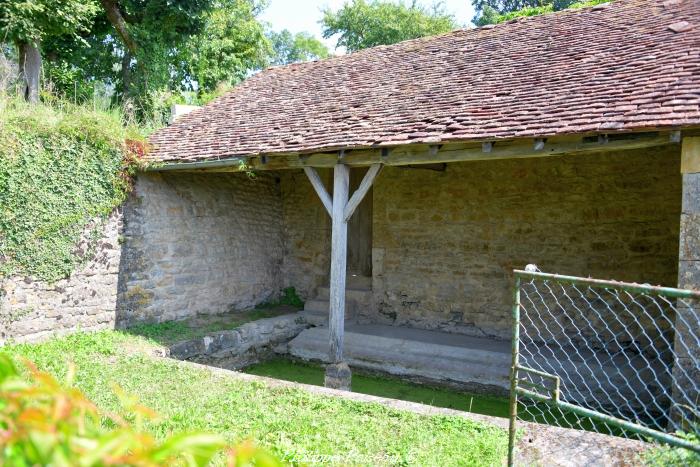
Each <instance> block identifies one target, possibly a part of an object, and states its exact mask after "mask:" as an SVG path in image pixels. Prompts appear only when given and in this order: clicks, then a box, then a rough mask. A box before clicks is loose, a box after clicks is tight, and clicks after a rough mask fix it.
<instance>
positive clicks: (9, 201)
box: [0, 99, 143, 282]
mask: <svg viewBox="0 0 700 467" xmlns="http://www.w3.org/2000/svg"><path fill="white" fill-rule="evenodd" d="M131 138H136V139H135V140H134V141H133V142H131V143H129V144H127V142H128V141H130V139H131ZM141 141H142V140H141V138H140V136H138V135H136V134H135V132H134V131H132V130H128V129H125V128H124V127H123V125H122V124H121V121H120V119H119V117H118V115H114V114H109V113H103V112H95V111H91V110H89V109H86V108H83V107H80V106H71V105H68V104H62V105H61V106H60V107H58V106H56V105H54V106H47V105H28V104H25V103H23V102H18V101H14V100H8V99H2V100H1V101H0V277H2V276H3V275H5V276H8V275H26V276H34V277H36V278H39V279H42V280H45V281H47V282H55V281H57V280H59V279H61V278H64V277H66V276H68V275H69V274H70V273H71V272H72V271H73V270H74V268H75V267H76V266H77V265H78V264H79V263H80V262H81V260H84V259H87V256H88V253H89V250H88V249H85V248H82V249H78V243H79V241H80V240H81V236H82V235H83V234H84V232H86V231H87V233H88V234H87V235H86V236H85V239H86V241H87V242H88V243H90V241H92V242H94V240H95V239H96V238H99V229H100V227H101V222H100V220H102V221H103V220H104V219H106V217H107V216H108V215H109V214H110V212H112V210H113V209H114V208H115V207H116V206H118V205H119V204H120V203H121V202H122V201H123V200H124V199H125V197H126V194H127V191H128V189H129V184H130V183H129V180H130V175H131V172H132V170H133V163H131V160H132V157H131V154H132V153H133V152H134V151H132V150H131V149H130V148H142V147H143V144H142V143H141Z"/></svg>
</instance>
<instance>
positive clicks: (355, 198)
mask: <svg viewBox="0 0 700 467" xmlns="http://www.w3.org/2000/svg"><path fill="white" fill-rule="evenodd" d="M381 168H382V165H381V164H373V165H372V166H370V168H369V170H368V171H367V173H366V174H365V176H364V178H363V179H362V182H361V183H360V186H359V187H358V188H357V190H356V191H355V193H353V195H352V197H350V198H349V200H348V196H349V191H350V186H349V185H350V168H349V167H348V166H347V165H345V164H343V163H338V164H336V165H335V166H334V168H333V197H332V198H331V196H330V195H329V194H328V192H327V191H326V188H325V187H324V186H323V182H321V178H320V177H319V176H318V173H317V172H316V170H315V169H314V168H312V167H304V172H306V176H307V177H308V178H309V181H310V182H311V185H312V186H313V187H314V190H316V193H317V194H318V196H319V198H321V202H322V203H323V205H324V206H325V207H326V211H328V214H330V216H331V220H332V234H331V277H330V315H329V317H328V329H329V338H330V355H329V357H330V361H331V363H334V364H335V363H340V362H342V361H343V334H344V332H345V329H344V328H345V281H346V262H347V247H348V220H350V218H351V217H352V214H353V213H354V212H355V210H356V209H357V206H359V204H360V203H361V202H362V199H363V198H364V197H365V195H366V194H367V192H368V191H369V189H370V187H371V186H372V184H373V183H374V180H375V179H376V177H377V175H378V174H379V171H380V170H381Z"/></svg>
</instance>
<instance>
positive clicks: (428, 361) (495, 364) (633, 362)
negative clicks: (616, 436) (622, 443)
mask: <svg viewBox="0 0 700 467" xmlns="http://www.w3.org/2000/svg"><path fill="white" fill-rule="evenodd" d="M328 348H329V336H328V328H327V327H316V328H310V329H306V330H304V331H302V332H301V333H300V334H299V335H298V336H297V337H295V338H294V339H292V340H291V341H290V342H289V344H288V350H289V353H290V354H291V355H292V356H294V357H296V358H301V359H304V360H313V361H320V362H325V363H327V362H328V360H327V359H328ZM510 352H511V348H510V342H508V341H500V340H495V339H489V338H484V337H471V336H465V335H460V334H449V333H444V332H438V331H427V330H422V329H411V328H401V327H396V326H386V325H377V324H353V323H349V324H346V325H345V335H344V352H343V353H344V358H345V360H346V361H347V363H348V364H349V365H350V366H353V367H357V368H364V369H368V370H375V371H381V372H385V373H389V374H394V375H398V376H405V377H413V378H419V379H427V380H431V381H435V382H441V383H448V384H451V385H454V384H457V385H459V386H461V387H463V388H464V389H467V390H472V391H479V392H493V393H497V394H501V395H506V394H507V392H508V387H509V370H510V364H511V354H510ZM530 352H534V355H533V354H530V353H523V354H522V355H521V363H522V364H526V366H530V367H532V368H536V369H540V370H542V371H546V372H547V373H551V374H554V375H558V376H559V378H560V384H561V391H562V397H565V400H567V401H568V402H572V403H578V404H584V405H585V404H588V403H593V402H595V403H600V402H601V401H602V403H603V404H605V405H608V406H610V407H632V406H635V407H648V406H649V405H651V404H653V402H654V401H653V400H651V399H649V397H648V396H649V395H650V394H651V392H650V389H649V386H648V385H647V382H648V381H650V380H652V379H653V375H659V374H662V371H661V370H662V369H663V368H662V364H655V363H651V364H650V363H649V362H647V361H646V360H645V359H644V357H641V356H630V355H620V356H618V357H615V358H612V359H611V358H610V356H609V355H607V354H601V355H597V354H596V353H594V352H592V351H591V352H584V351H581V350H580V349H571V350H570V351H567V352H566V353H563V354H561V355H560V356H558V357H559V359H557V357H554V358H552V357H550V356H548V355H547V354H546V353H545V352H543V351H541V350H539V351H538V350H535V349H534V348H531V349H530ZM550 354H551V351H550ZM646 366H649V368H648V369H647V370H645V372H644V373H648V377H643V378H641V379H640V377H639V371H640V370H639V369H640V368H643V367H646ZM635 375H636V376H635ZM667 379H668V378H662V379H660V380H659V385H660V386H659V388H658V389H653V388H652V389H653V390H654V391H658V393H659V394H662V391H663V388H664V387H668V385H670V384H671V382H670V381H667ZM590 381H596V383H595V384H591V385H589V382H590Z"/></svg>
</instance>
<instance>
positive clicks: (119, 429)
mask: <svg viewBox="0 0 700 467" xmlns="http://www.w3.org/2000/svg"><path fill="white" fill-rule="evenodd" d="M25 365H26V367H27V370H28V371H27V373H28V378H25V377H23V376H22V374H21V373H20V371H18V369H17V367H16V366H15V364H14V362H13V361H12V360H11V359H10V357H9V356H7V355H5V354H0V460H2V461H3V464H5V463H6V464H7V465H13V466H17V467H20V466H33V465H54V466H70V465H80V466H82V467H91V466H101V465H134V466H136V465H138V466H170V465H188V466H205V465H208V464H209V463H210V462H211V461H212V460H213V459H214V458H215V456H217V455H221V456H223V453H222V451H223V450H226V454H225V457H226V464H227V465H230V466H235V465H258V466H269V467H273V466H278V465H281V464H280V462H279V461H277V460H276V459H275V458H274V457H272V456H271V455H269V454H268V453H266V452H265V451H263V450H261V449H259V448H255V447H253V446H252V445H251V444H242V445H240V446H237V447H227V445H226V441H225V440H224V438H223V437H222V436H220V435H210V434H206V433H188V434H175V435H171V436H168V437H167V438H166V439H164V440H163V441H161V442H159V441H157V440H156V439H155V437H154V436H153V435H152V434H150V433H148V432H146V431H144V421H145V420H148V419H154V418H155V413H154V412H153V411H151V410H150V409H148V408H146V407H144V406H142V405H139V404H138V403H137V402H136V401H135V400H134V399H133V398H130V397H127V396H126V395H125V394H124V393H123V392H122V391H120V390H119V388H116V390H115V392H116V393H117V394H118V395H119V398H120V400H121V402H122V404H123V407H124V409H125V410H123V411H122V412H123V413H122V414H117V413H112V412H106V411H102V410H100V409H98V408H97V406H95V404H93V403H92V402H91V401H90V400H89V399H88V398H87V397H85V395H84V394H83V393H82V392H81V391H80V390H78V389H75V388H71V387H70V386H71V383H72V379H73V375H74V369H69V372H68V378H67V385H66V386H63V385H61V384H60V383H59V382H58V381H57V380H56V378H54V377H53V376H51V375H50V374H48V373H44V372H41V371H39V370H38V369H37V368H36V366H34V365H33V364H31V363H29V362H26V363H25ZM107 427H111V428H107Z"/></svg>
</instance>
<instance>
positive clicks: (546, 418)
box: [511, 266, 700, 451]
mask: <svg viewBox="0 0 700 467" xmlns="http://www.w3.org/2000/svg"><path fill="white" fill-rule="evenodd" d="M515 300H516V303H515V307H514V318H515V320H516V323H517V325H515V326H514V343H517V345H514V347H513V351H514V356H515V357H516V358H514V364H515V369H516V371H515V372H514V374H513V375H511V377H512V378H513V380H512V385H511V390H512V391H514V392H515V394H517V405H515V404H513V406H512V408H511V417H513V420H514V419H515V418H514V417H516V414H517V418H518V419H523V420H528V421H534V422H539V423H546V424H550V425H555V426H561V427H564V428H574V429H580V430H586V431H594V432H598V433H603V434H607V435H614V436H622V437H627V438H632V439H641V440H652V439H653V440H657V441H662V442H666V443H670V444H674V445H676V446H683V447H685V448H688V449H691V450H695V451H700V444H698V441H697V439H698V438H697V437H695V438H693V437H692V434H695V435H697V433H698V429H699V428H698V427H699V426H700V412H699V411H698V402H699V399H700V362H699V360H700V292H693V291H688V290H681V289H671V288H663V287H652V286H649V285H639V284H630V283H622V282H615V281H600V280H595V279H586V278H577V277H570V276H559V275H552V274H544V273H541V272H539V271H538V270H537V269H536V267H532V266H529V267H528V270H527V271H516V293H515ZM514 409H515V410H514ZM514 412H515V413H514ZM681 432H683V433H690V434H691V436H690V437H684V436H683V435H679V433H681Z"/></svg>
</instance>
